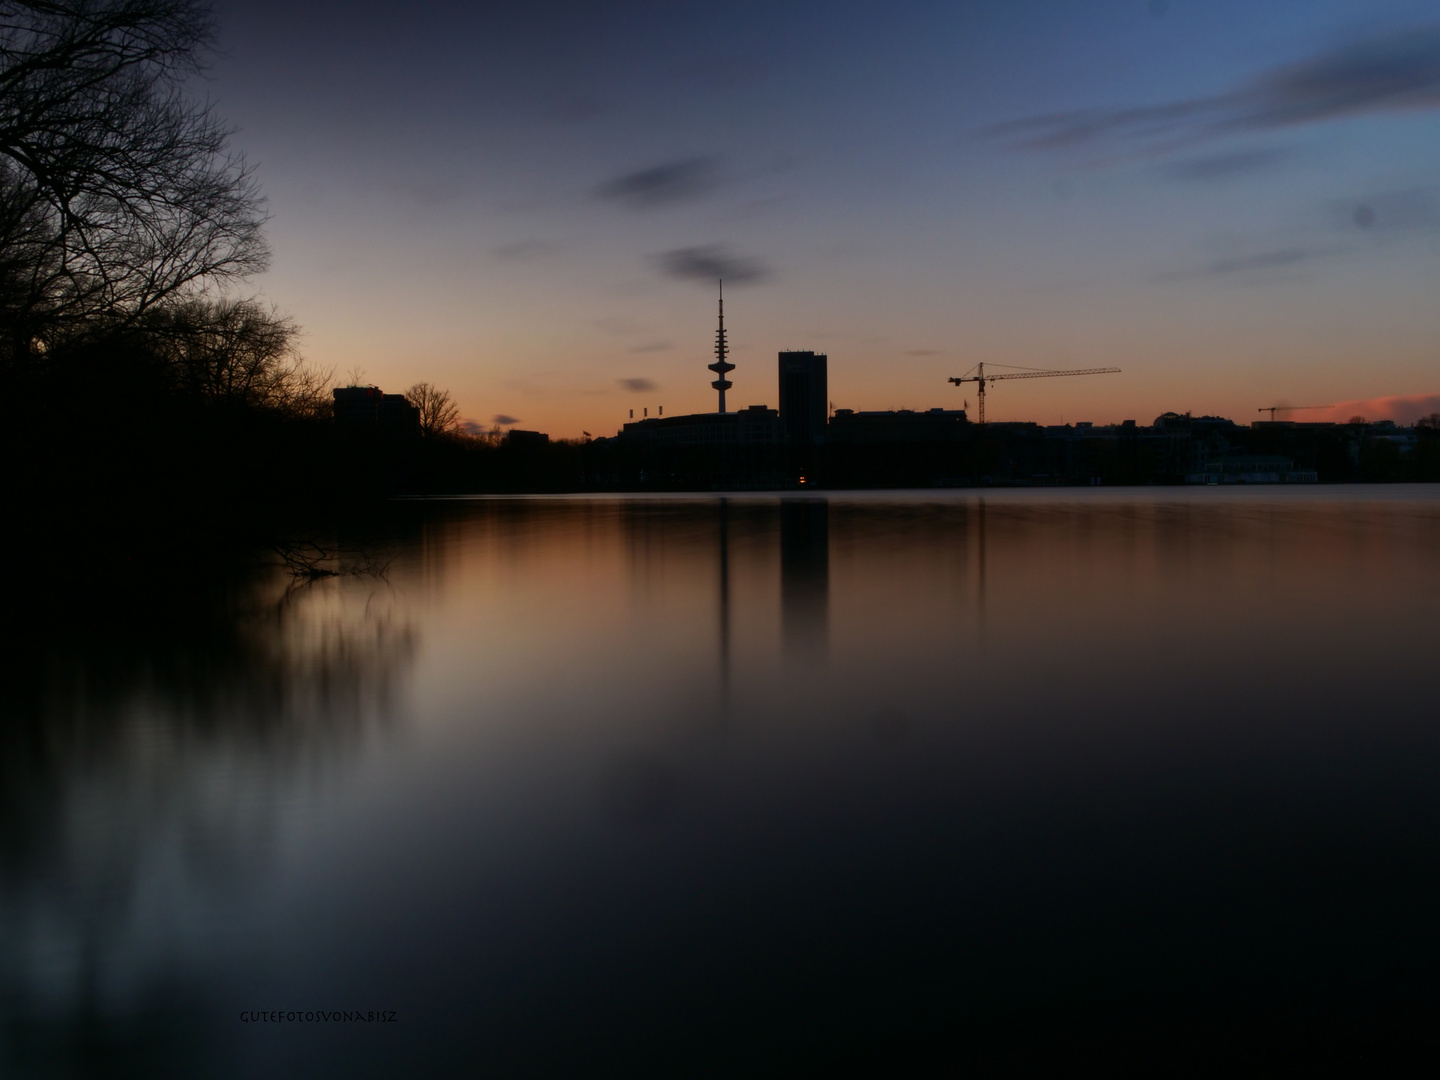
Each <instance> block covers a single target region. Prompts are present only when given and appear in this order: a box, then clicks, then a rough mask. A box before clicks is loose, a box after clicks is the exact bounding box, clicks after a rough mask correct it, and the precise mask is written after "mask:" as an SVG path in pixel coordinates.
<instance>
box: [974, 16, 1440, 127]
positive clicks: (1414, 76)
mask: <svg viewBox="0 0 1440 1080" xmlns="http://www.w3.org/2000/svg"><path fill="white" fill-rule="evenodd" d="M1436 108H1440V27H1433V26H1432V27H1423V28H1418V29H1414V30H1410V31H1407V32H1405V33H1400V34H1392V35H1389V36H1386V37H1380V38H1372V39H1369V40H1365V41H1358V42H1351V43H1349V44H1347V45H1342V46H1340V47H1338V48H1334V49H1331V50H1329V51H1328V52H1325V53H1321V54H1320V55H1318V56H1315V57H1312V58H1311V59H1309V60H1304V61H1301V62H1300V63H1297V64H1289V65H1286V66H1283V67H1279V68H1275V69H1272V70H1271V71H1268V72H1265V73H1263V74H1262V75H1260V76H1259V77H1257V78H1255V79H1252V80H1251V81H1250V82H1248V83H1246V84H1245V85H1243V86H1240V87H1237V88H1236V89H1234V90H1231V91H1230V92H1228V93H1224V94H1217V95H1215V96H1213V97H1202V98H1193V99H1191V100H1189V101H1178V102H1172V103H1169V104H1166V105H1155V106H1142V107H1138V108H1129V109H1090V110H1083V111H1076V112H1063V113H1051V114H1048V115H1044V116H1034V117H1027V118H1025V119H1021V120H1014V121H1010V122H1008V123H1004V124H997V125H995V126H993V127H991V128H988V129H987V130H986V131H985V132H984V133H983V134H984V135H986V136H988V137H990V138H992V139H996V140H999V141H1001V142H1005V143H1008V144H1009V145H1012V146H1016V147H1019V148H1022V149H1029V150H1047V149H1059V148H1065V147H1073V146H1084V145H1090V144H1095V143H1098V142H1101V141H1103V140H1114V141H1124V142H1130V143H1139V144H1142V145H1150V146H1156V145H1161V146H1163V145H1164V144H1165V143H1166V141H1167V140H1169V141H1174V140H1176V139H1182V138H1188V137H1194V136H1204V135H1211V136H1213V135H1223V134H1233V133H1236V132H1241V131H1274V130H1280V129H1283V128H1290V127H1298V126H1300V125H1304V124H1313V123H1318V122H1321V121H1325V120H1335V119H1340V118H1343V117H1350V116H1363V115H1375V114H1380V113H1396V112H1407V111H1416V110H1422V109H1436Z"/></svg>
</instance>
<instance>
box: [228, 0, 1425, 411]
mask: <svg viewBox="0 0 1440 1080" xmlns="http://www.w3.org/2000/svg"><path fill="white" fill-rule="evenodd" d="M219 14H220V20H221V34H220V44H221V47H222V50H223V53H224V55H223V56H222V57H221V59H220V60H218V61H217V62H216V64H215V65H214V67H213V69H212V70H211V72H210V73H209V77H208V80H207V81H206V83H205V84H204V85H203V92H204V93H206V94H207V95H208V96H209V97H210V98H211V99H212V100H213V101H214V102H215V104H216V106H217V108H218V110H219V112H220V113H221V114H222V115H223V116H225V117H226V118H227V119H228V120H230V121H231V122H233V123H234V124H235V125H236V126H237V128H238V129H239V130H238V132H237V135H236V137H235V145H236V146H237V148H239V149H240V150H242V151H244V153H245V154H246V155H247V157H248V158H249V159H250V160H251V161H252V163H254V164H255V165H256V166H257V170H258V176H259V179H260V182H261V184H262V185H263V187H264V188H265V190H266V192H267V193H268V196H269V201H270V211H271V214H272V221H271V226H270V237H271V241H272V244H273V248H274V261H273V268H272V269H271V270H270V271H269V272H268V273H267V274H265V275H263V276H262V277H260V278H258V279H256V280H255V281H254V282H253V283H252V286H253V288H254V289H255V290H256V291H257V292H259V293H261V294H262V295H264V296H265V297H267V298H268V299H270V300H272V301H274V302H275V303H276V304H278V305H279V306H280V308H281V309H282V310H283V311H285V312H287V313H288V314H290V315H292V316H294V318H295V319H296V320H297V321H298V322H299V323H300V324H301V325H302V326H303V327H304V330H305V336H304V349H305V352H306V355H307V356H309V357H310V358H311V359H312V360H313V361H315V362H317V363H319V364H321V365H323V366H325V367H333V368H334V369H335V371H336V374H337V377H339V378H340V379H341V380H342V381H345V379H346V377H347V376H348V374H349V373H350V372H351V371H352V369H357V368H358V369H362V370H363V373H364V374H363V381H365V382H373V383H376V384H378V385H380V386H381V387H383V388H384V389H386V390H400V389H403V388H404V387H406V386H408V385H409V384H410V383H412V382H415V381H417V380H420V379H427V380H429V381H432V382H434V383H437V384H439V385H441V386H445V387H448V388H450V390H451V391H452V392H453V393H454V394H455V396H456V398H457V399H458V401H459V403H460V406H461V408H462V411H463V413H464V415H465V416H466V417H467V418H470V419H472V420H474V421H476V422H478V423H480V424H482V425H484V426H486V427H488V426H489V425H490V424H492V423H493V422H494V420H495V418H496V417H497V416H498V417H505V418H508V419H512V420H514V421H517V422H518V424H519V426H521V427H525V428H533V429H538V430H542V431H548V432H550V433H551V434H552V435H555V436H578V435H579V434H580V432H581V431H582V430H586V431H590V432H592V433H594V434H596V435H600V434H613V433H614V431H615V430H616V429H617V427H618V426H619V425H620V424H621V423H622V422H623V421H624V419H625V418H626V414H627V411H628V410H629V409H630V408H632V407H633V408H634V409H635V410H636V415H637V416H638V415H639V413H640V409H641V408H642V407H646V406H648V407H650V408H651V410H652V415H653V410H654V408H655V407H656V406H660V405H663V406H664V407H665V411H666V413H667V415H668V414H672V413H681V412H690V411H702V410H710V409H713V408H714V407H715V395H714V392H713V391H712V390H711V389H710V388H709V382H710V380H711V379H712V378H714V376H713V375H712V374H711V373H710V372H708V371H706V370H705V365H706V364H707V363H709V362H710V360H711V359H712V357H711V355H710V348H711V345H712V341H713V335H714V328H715V284H714V278H715V276H716V274H717V273H718V272H721V271H723V272H724V274H725V276H726V279H727V285H726V314H727V324H728V326H729V327H730V330H731V341H732V349H733V351H732V355H731V359H732V360H733V361H734V362H735V364H736V365H737V367H736V370H735V371H734V372H733V373H732V374H731V376H730V378H731V379H732V381H733V382H734V384H735V389H734V390H733V391H732V392H731V394H730V402H731V404H732V406H737V405H738V406H742V407H743V406H745V405H749V404H767V405H771V406H773V405H775V404H776V399H777V393H776V370H775V353H776V351H777V350H779V349H815V350H817V351H824V352H827V353H828V354H829V356H830V395H831V397H832V398H833V400H834V403H835V405H836V406H837V407H842V408H845V407H848V408H856V409H884V408H896V407H910V408H929V407H933V406H941V405H943V406H946V407H952V408H953V407H958V406H959V405H960V404H961V403H962V402H963V401H964V400H966V399H967V398H968V399H969V400H970V403H971V404H972V406H973V404H974V400H973V393H974V391H973V387H965V388H963V389H958V388H956V387H953V386H950V385H948V384H947V383H946V381H945V380H946V378H947V377H948V376H951V375H959V374H961V373H962V372H964V371H966V370H967V369H969V368H971V367H972V366H973V365H974V364H975V363H976V362H978V361H985V362H987V363H994V364H1015V365H1023V366H1029V367H1062V368H1063V367H1089V366H1097V365H1116V366H1119V367H1121V368H1123V369H1124V370H1123V374H1120V375H1107V376H1096V377H1091V378H1076V379H1055V380H1034V381H1024V382H1015V383H1009V384H1002V385H1001V386H999V387H997V388H996V389H995V390H994V392H993V394H992V395H991V396H990V398H989V400H988V402H987V406H988V412H989V418H990V419H994V420H1010V419H1033V420H1038V421H1041V422H1043V423H1059V422H1061V421H1062V419H1063V420H1064V421H1066V422H1072V421H1077V420H1089V421H1093V422H1096V423H1105V422H1112V421H1116V420H1121V419H1127V418H1135V419H1138V420H1139V421H1140V422H1142V423H1147V422H1149V421H1150V420H1151V419H1153V418H1154V416H1155V415H1157V414H1158V413H1160V412H1162V411H1165V410H1167V409H1176V410H1181V411H1184V410H1187V409H1189V410H1193V411H1195V412H1197V413H1217V414H1221V415H1228V416H1231V417H1233V418H1234V419H1236V420H1237V421H1240V422H1242V423H1248V422H1249V421H1250V420H1252V419H1255V418H1256V409H1257V408H1259V407H1261V406H1267V405H1275V404H1287V403H1288V404H1296V405H1316V404H1332V403H1333V404H1337V405H1339V406H1340V408H1339V409H1338V410H1332V411H1333V412H1338V413H1342V414H1343V415H1340V416H1339V418H1340V419H1344V418H1345V417H1347V416H1348V415H1350V414H1351V413H1352V412H1362V413H1365V412H1368V413H1369V414H1370V415H1371V417H1372V418H1375V417H1377V416H1379V415H1385V414H1390V415H1394V416H1396V417H1398V418H1400V419H1402V420H1409V419H1413V418H1414V416H1415V415H1418V414H1420V413H1425V412H1432V411H1437V410H1440V9H1437V7H1436V5H1435V3H1434V2H1433V0H1430V2H1428V3H1422V2H1402V0H1395V2H1389V0H1365V2H1358V0H1204V2H1201V0H1168V2H1161V0H1150V2H1147V0H1083V2H1082V0H1075V2H1069V3H1067V2H1060V0H1045V2H1042V0H976V2H970V3H961V2H956V0H951V2H947V3H940V2H933V3H932V2H895V0H891V2H888V3H882V2H844V0H825V2H823V3H821V2H818V0H806V2H792V3H775V2H774V0H769V2H765V3H757V2H751V0H732V2H730V3H707V4H698V3H683V2H666V3H661V2H653V3H639V2H620V0H610V2H606V3H578V2H575V3H549V4H523V5H522V4H504V5H502V4H486V3H467V4H460V3H432V4H426V5H423V6H421V7H419V8H416V9H412V8H401V7H399V6H396V5H393V4H387V5H384V6H381V5H379V4H365V3H345V4H336V3H323V2H316V3H304V4H296V3H294V2H293V0H291V2H287V3H271V2H268V0H267V2H255V0H249V2H246V3H244V4H241V3H239V2H238V0H222V3H221V5H220V8H219ZM1376 399H1387V400H1385V401H1378V400H1376ZM1390 399H1394V400H1390ZM1302 415H1303V418H1304V419H1317V418H1324V417H1326V416H1327V414H1326V413H1323V412H1312V413H1306V414H1302Z"/></svg>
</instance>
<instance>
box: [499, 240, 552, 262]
mask: <svg viewBox="0 0 1440 1080" xmlns="http://www.w3.org/2000/svg"><path fill="white" fill-rule="evenodd" d="M554 251H555V249H554V248H553V247H551V246H550V245H549V244H547V243H545V242H544V241H543V240H517V241H516V242H515V243H513V244H502V245H501V246H500V247H497V248H495V249H494V250H493V251H492V252H491V254H493V255H494V256H495V258H497V259H499V260H500V261H501V262H533V261H534V260H536V259H543V258H544V257H545V256H546V255H550V254H552V253H553V252H554Z"/></svg>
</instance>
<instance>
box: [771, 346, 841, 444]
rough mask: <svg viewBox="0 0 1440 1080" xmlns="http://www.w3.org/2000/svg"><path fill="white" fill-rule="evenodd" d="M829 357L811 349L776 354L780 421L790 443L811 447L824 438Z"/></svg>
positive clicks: (828, 406) (828, 386)
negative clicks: (778, 360)
mask: <svg viewBox="0 0 1440 1080" xmlns="http://www.w3.org/2000/svg"><path fill="white" fill-rule="evenodd" d="M828 362H829V357H827V356H826V355H825V354H824V353H815V352H809V351H808V350H807V351H804V352H782V353H781V354H780V423H781V424H783V425H784V427H785V441H786V442H788V443H790V444H791V445H792V446H814V445H815V444H817V443H820V442H824V441H825V421H826V418H827V417H828V415H829V412H830V397H829V394H830V385H829V380H828V379H827V378H826V371H825V369H826V365H827V364H828Z"/></svg>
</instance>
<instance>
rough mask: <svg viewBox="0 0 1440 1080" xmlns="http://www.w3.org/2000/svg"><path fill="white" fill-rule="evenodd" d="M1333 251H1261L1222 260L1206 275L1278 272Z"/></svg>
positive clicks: (1311, 249) (1212, 265)
mask: <svg viewBox="0 0 1440 1080" xmlns="http://www.w3.org/2000/svg"><path fill="white" fill-rule="evenodd" d="M1330 254H1333V251H1330V250H1327V249H1323V248H1279V249H1277V250H1274V251H1260V252H1257V253H1255V254H1253V255H1240V256H1237V257H1236V258H1233V259H1220V260H1219V261H1217V262H1213V263H1211V264H1210V265H1209V266H1207V267H1206V268H1205V273H1207V274H1214V275H1224V274H1243V273H1247V272H1249V271H1252V270H1276V269H1279V268H1280V267H1284V266H1294V265H1295V264H1297V263H1303V262H1309V261H1310V260H1312V259H1318V258H1323V257H1324V256H1326V255H1330Z"/></svg>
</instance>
